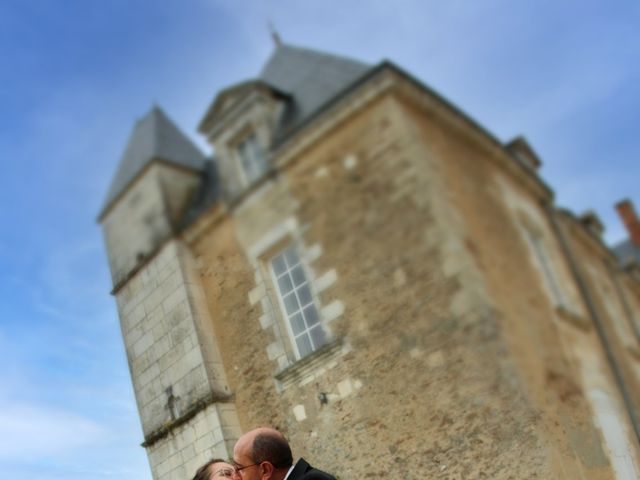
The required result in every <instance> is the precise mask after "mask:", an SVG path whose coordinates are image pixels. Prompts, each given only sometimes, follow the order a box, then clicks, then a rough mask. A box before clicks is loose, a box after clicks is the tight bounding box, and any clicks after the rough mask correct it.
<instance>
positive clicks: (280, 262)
mask: <svg viewBox="0 0 640 480" xmlns="http://www.w3.org/2000/svg"><path fill="white" fill-rule="evenodd" d="M269 266H270V269H271V274H272V276H273V280H274V283H275V287H276V290H277V293H278V298H279V301H280V308H281V309H282V314H283V316H284V319H285V323H286V324H287V329H288V331H289V334H290V335H291V338H292V339H293V342H292V343H293V346H294V351H295V353H296V356H297V358H302V357H305V356H307V355H309V354H310V353H312V352H314V351H315V350H317V349H318V348H320V347H321V346H323V345H324V344H325V343H326V342H327V336H326V334H325V331H324V330H323V328H322V324H321V322H320V315H319V312H318V308H317V306H316V303H315V301H314V299H313V294H312V292H311V285H310V284H309V281H308V279H307V275H306V273H305V270H304V266H303V265H302V262H301V261H300V256H299V255H298V253H297V251H296V249H295V247H293V246H289V247H287V248H286V249H285V250H283V251H282V252H280V253H279V254H277V255H276V256H275V257H273V258H272V259H271V261H270V262H269Z"/></svg>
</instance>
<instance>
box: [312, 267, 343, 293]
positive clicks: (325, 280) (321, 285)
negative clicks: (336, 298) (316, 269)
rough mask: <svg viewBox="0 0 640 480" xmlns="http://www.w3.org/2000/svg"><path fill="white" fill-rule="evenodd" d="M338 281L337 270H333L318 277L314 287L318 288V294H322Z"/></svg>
mask: <svg viewBox="0 0 640 480" xmlns="http://www.w3.org/2000/svg"><path fill="white" fill-rule="evenodd" d="M336 280H338V273H337V272H336V271H335V269H332V270H329V271H328V272H326V273H325V274H323V275H322V276H320V277H318V278H317V279H316V280H315V281H314V282H313V285H314V286H315V288H316V292H318V293H320V292H323V291H324V290H326V289H327V288H329V287H330V286H331V285H333V284H334V283H335V282H336Z"/></svg>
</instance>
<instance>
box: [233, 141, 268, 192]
mask: <svg viewBox="0 0 640 480" xmlns="http://www.w3.org/2000/svg"><path fill="white" fill-rule="evenodd" d="M237 152H238V157H239V158H240V164H241V166H242V173H243V176H244V179H245V181H246V183H247V184H248V185H250V184H252V183H253V182H254V181H256V180H257V179H258V178H260V177H261V176H262V174H263V173H264V172H266V171H267V161H266V158H265V155H264V151H263V149H262V147H261V146H260V142H259V141H258V137H257V136H256V134H255V132H253V133H251V134H249V135H248V136H246V137H245V138H244V139H243V140H242V141H240V142H239V143H238V146H237Z"/></svg>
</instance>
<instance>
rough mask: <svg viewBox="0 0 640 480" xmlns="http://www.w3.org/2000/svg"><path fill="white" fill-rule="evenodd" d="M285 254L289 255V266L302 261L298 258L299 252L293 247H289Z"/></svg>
mask: <svg viewBox="0 0 640 480" xmlns="http://www.w3.org/2000/svg"><path fill="white" fill-rule="evenodd" d="M284 254H285V256H286V257H287V264H288V265H289V268H291V267H293V266H294V265H296V264H297V263H298V262H299V261H300V260H299V259H298V254H297V253H296V251H295V250H294V249H293V248H288V249H287V251H286V252H284Z"/></svg>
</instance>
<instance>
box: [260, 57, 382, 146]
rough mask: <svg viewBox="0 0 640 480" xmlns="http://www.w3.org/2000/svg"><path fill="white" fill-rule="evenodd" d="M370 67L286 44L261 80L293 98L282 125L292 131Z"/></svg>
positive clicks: (264, 70) (267, 65) (286, 129)
mask: <svg viewBox="0 0 640 480" xmlns="http://www.w3.org/2000/svg"><path fill="white" fill-rule="evenodd" d="M371 68H372V67H371V66H370V65H367V64H365V63H362V62H359V61H356V60H351V59H348V58H345V57H340V56H336V55H331V54H328V53H323V52H318V51H315V50H310V49H306V48H300V47H293V46H291V45H284V44H283V45H279V46H278V47H277V48H276V50H275V51H274V52H273V54H272V55H271V58H269V60H268V61H267V63H266V64H265V66H264V67H263V69H262V72H261V73H260V75H259V79H260V80H262V81H264V82H265V83H267V84H269V85H271V86H273V87H275V88H276V89H278V90H280V91H282V92H285V93H287V94H289V95H290V96H291V97H292V100H293V103H292V105H290V110H289V112H288V115H287V119H286V123H285V124H283V125H282V126H281V127H282V128H283V129H284V130H285V131H291V130H292V129H293V128H295V127H296V126H297V125H299V124H301V123H303V122H304V121H305V120H307V119H308V118H310V117H311V116H313V114H315V113H316V112H317V111H318V110H319V109H320V108H321V107H322V106H323V105H324V104H326V103H327V102H329V101H330V100H332V99H333V98H334V97H335V96H337V95H338V94H339V93H340V92H341V91H343V90H344V89H345V88H347V87H348V86H349V85H351V84H352V83H354V82H355V81H356V80H357V79H359V78H360V77H362V76H363V75H364V74H365V73H366V72H368V71H369V70H370V69H371ZM280 133H281V134H283V133H285V132H280ZM277 136H281V135H277Z"/></svg>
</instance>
